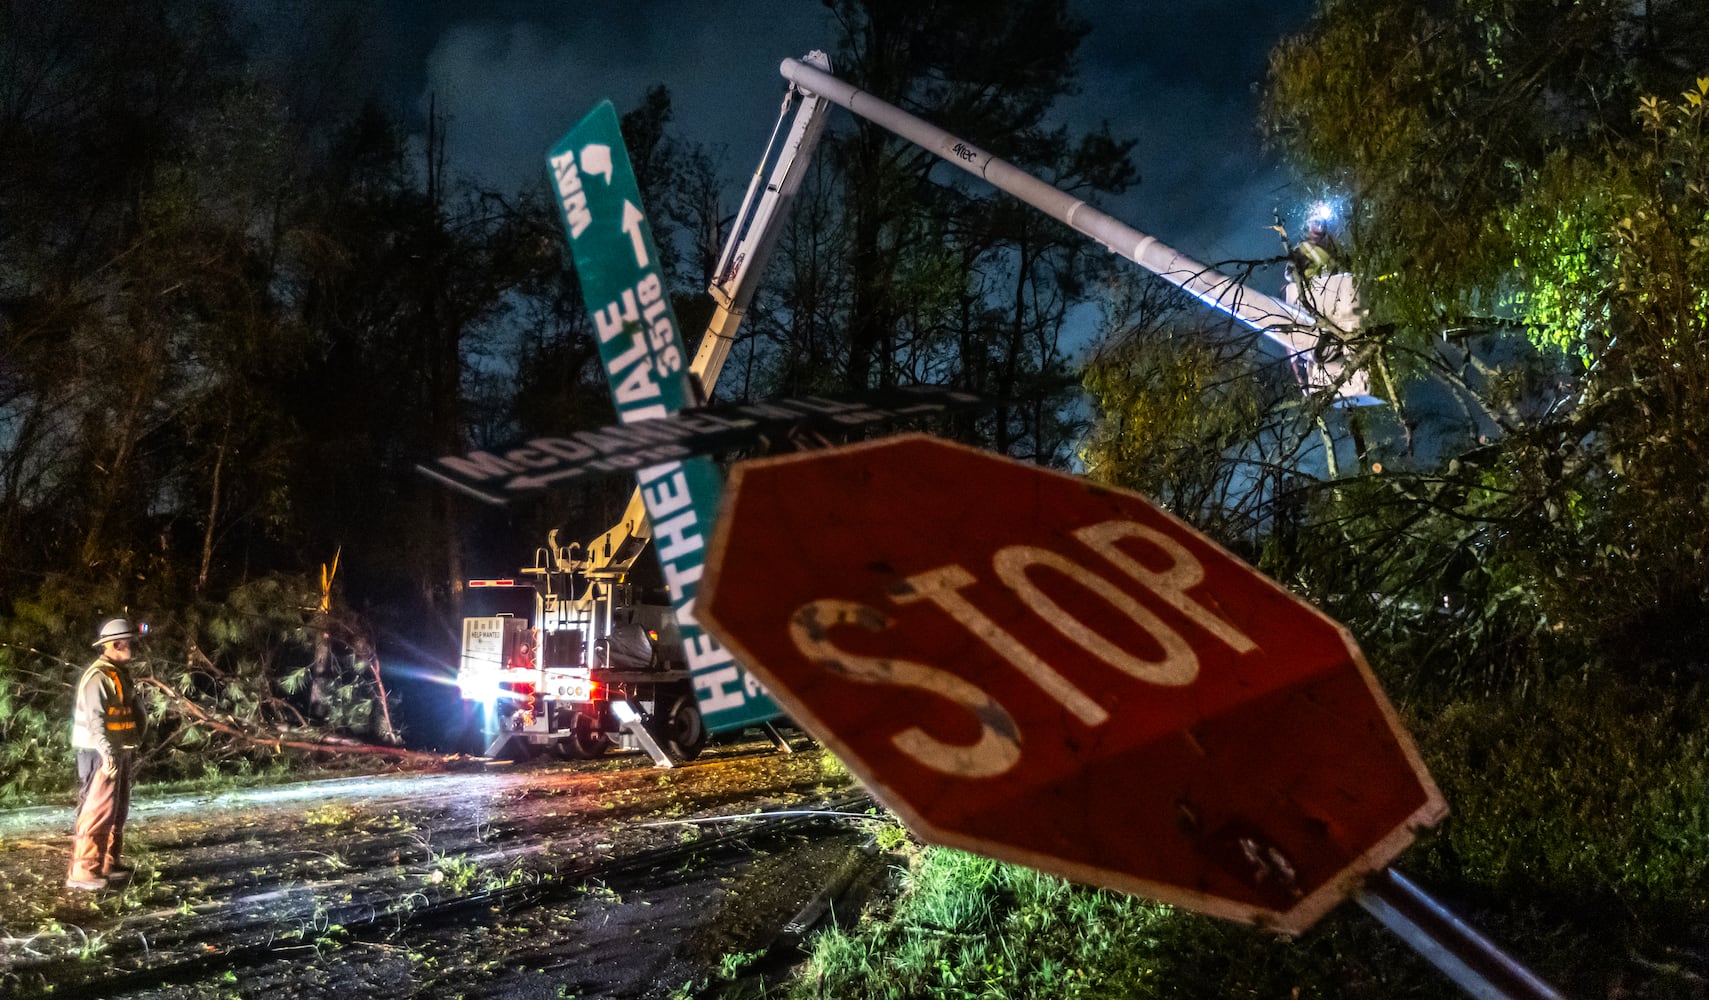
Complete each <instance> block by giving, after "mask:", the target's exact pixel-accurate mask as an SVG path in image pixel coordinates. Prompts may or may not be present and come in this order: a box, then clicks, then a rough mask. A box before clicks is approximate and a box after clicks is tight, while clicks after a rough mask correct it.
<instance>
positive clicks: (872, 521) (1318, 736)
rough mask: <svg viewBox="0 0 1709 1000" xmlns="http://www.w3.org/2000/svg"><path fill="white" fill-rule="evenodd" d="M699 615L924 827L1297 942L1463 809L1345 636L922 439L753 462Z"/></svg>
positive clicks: (1051, 490)
mask: <svg viewBox="0 0 1709 1000" xmlns="http://www.w3.org/2000/svg"><path fill="white" fill-rule="evenodd" d="M700 620H701V621H702V622H703V623H704V624H705V625H706V627H707V628H709V629H711V630H712V631H713V632H714V634H716V635H717V636H718V637H719V638H720V640H721V641H722V642H723V643H724V644H725V645H726V646H728V647H729V648H731V649H733V650H734V651H735V652H736V654H737V656H738V657H740V658H741V659H742V661H743V662H744V663H745V664H747V665H748V667H749V668H750V669H752V670H753V671H754V672H756V673H758V674H760V675H761V678H762V680H763V681H764V683H765V684H766V685H767V686H768V688H769V690H771V692H772V694H773V697H775V698H776V699H777V700H778V701H779V702H780V703H781V704H782V705H783V706H784V707H785V708H786V710H787V711H788V712H789V714H790V715H791V716H792V717H793V718H795V719H796V720H797V721H799V722H800V723H802V724H803V725H804V726H807V727H808V728H809V729H810V730H811V731H812V732H813V734H814V735H815V736H816V737H818V738H819V739H820V740H822V741H823V742H825V743H826V744H827V745H829V746H830V747H831V748H832V749H833V750H835V751H836V753H837V754H838V755H839V756H840V757H841V758H842V759H843V760H844V761H845V762H846V763H847V764H848V766H849V767H850V769H851V770H853V771H854V772H855V773H856V774H858V775H859V776H860V777H861V779H862V780H863V782H865V784H866V785H867V786H868V787H869V788H870V789H872V790H873V792H874V793H875V794H876V795H877V796H878V797H879V798H880V799H881V800H883V801H884V802H885V804H886V805H888V806H889V807H890V808H892V809H893V810H895V811H896V812H897V813H898V814H900V815H901V816H902V818H903V819H904V820H905V821H906V822H907V823H908V824H909V826H910V827H911V828H913V829H914V830H915V831H916V832H917V833H919V834H920V835H921V836H922V837H923V838H925V839H927V840H931V841H934V842H937V843H940V844H945V845H948V846H952V847H958V848H963V849H967V850H972V851H976V852H978V853H981V854H985V855H988V856H991V857H995V858H999V859H1002V860H1006V861H1013V862H1018V863H1021V864H1026V865H1029V866H1031V867H1034V868H1039V869H1041V870H1044V871H1049V872H1053V873H1056V874H1058V875H1062V876H1065V877H1067V878H1071V879H1074V880H1076V881H1079V882H1084V883H1088V884H1092V885H1100V886H1106V887H1109V888H1114V889H1120V890H1123V891H1127V892H1132V893H1135V894H1138V895H1143V896H1148V897H1151V898H1156V899H1161V900H1164V901H1167V902H1170V903H1173V904H1176V905H1179V906H1183V907H1187V908H1190V909H1194V910H1198V911H1200V912H1204V913H1208V914H1212V915H1215V916H1220V917H1225V918H1230V919H1234V920H1239V921H1244V922H1247V923H1252V924H1257V925H1261V926H1266V927H1272V928H1275V929H1278V930H1282V931H1287V932H1290V933H1298V932H1300V931H1302V930H1304V929H1305V928H1307V927H1309V926H1310V925H1311V924H1312V923H1313V922H1315V921H1316V920H1317V919H1318V918H1319V917H1321V916H1322V915H1323V914H1324V913H1327V912H1328V911H1329V910H1330V909H1331V908H1333V907H1334V906H1336V905H1337V904H1339V903H1340V902H1341V901H1342V900H1344V899H1346V898H1348V897H1349V896H1350V895H1353V894H1355V893H1357V892H1359V891H1360V890H1361V888H1362V886H1363V885H1364V884H1365V881H1366V879H1367V877H1368V876H1370V875H1371V874H1372V873H1374V872H1380V871H1382V870H1384V869H1385V868H1386V867H1387V865H1388V864H1389V862H1391V861H1392V860H1393V859H1394V858H1395V857H1396V856H1397V855H1398V854H1399V853H1400V852H1401V851H1402V850H1403V849H1404V848H1405V847H1406V846H1407V845H1409V844H1410V843H1411V842H1412V840H1413V838H1414V836H1415V831H1416V830H1417V829H1419V828H1422V827H1428V826H1432V825H1434V824H1435V823H1437V822H1438V821H1440V820H1441V819H1442V817H1443V816H1445V815H1446V813H1447V808H1446V805H1445V804H1444V802H1443V800H1442V797H1441V795H1440V793H1439V792H1438V791H1437V788H1436V785H1435V783H1434V782H1433V781H1432V780H1431V778H1430V775H1429V773H1428V772H1427V771H1426V770H1425V768H1424V765H1423V763H1422V761H1421V760H1420V758H1419V756H1418V753H1417V750H1416V749H1415V748H1414V746H1413V744H1412V740H1411V738H1410V737H1409V736H1408V734H1407V733H1406V731H1405V729H1404V728H1403V727H1402V726H1401V724H1400V721H1399V719H1398V717H1397V716H1396V714H1395V712H1394V709H1393V708H1392V707H1391V706H1390V704H1389V702H1388V700H1387V698H1386V697H1384V695H1383V693H1382V691H1381V689H1380V688H1379V686H1378V685H1377V682H1376V680H1375V678H1374V677H1373V675H1372V674H1371V671H1370V668H1369V667H1368V666H1367V664H1366V663H1365V659H1364V656H1363V654H1362V653H1361V652H1360V651H1359V648H1358V646H1357V645H1356V644H1355V643H1354V642H1353V640H1352V637H1351V635H1350V634H1349V633H1348V632H1347V630H1346V629H1345V628H1343V627H1342V626H1341V625H1339V624H1338V623H1336V622H1335V621H1333V620H1332V619H1330V618H1328V617H1327V616H1325V615H1324V614H1322V613H1321V612H1320V611H1318V610H1317V609H1316V608H1314V607H1312V606H1311V605H1309V604H1307V603H1305V602H1304V601H1301V600H1300V599H1298V598H1297V597H1295V596H1294V595H1292V594H1291V593H1289V592H1288V591H1287V590H1286V589H1285V588H1283V587H1281V586H1280V585H1278V584H1276V583H1275V582H1273V581H1271V580H1269V579H1267V578H1266V577H1264V576H1263V575H1262V574H1260V573H1258V572H1257V571H1256V570H1254V569H1252V568H1251V567H1250V566H1248V565H1247V564H1246V563H1245V562H1243V561H1242V560H1240V559H1239V558H1238V557H1236V556H1234V555H1232V554H1230V553H1228V552H1227V551H1225V550H1224V549H1222V548H1221V547H1219V546H1217V545H1216V544H1215V543H1214V542H1212V541H1210V540H1209V539H1207V538H1205V537H1204V536H1202V535H1200V534H1199V533H1197V532H1196V531H1194V530H1193V529H1192V528H1190V527H1188V526H1187V525H1186V524H1184V523H1183V522H1181V521H1179V520H1177V519H1176V518H1174V517H1172V516H1170V515H1169V514H1167V513H1165V512H1163V511H1161V510H1159V509H1157V508H1156V507H1154V506H1152V505H1151V504H1150V503H1149V502H1148V501H1146V500H1145V499H1144V498H1143V497H1140V496H1139V495H1137V494H1133V493H1128V492H1125V491H1120V490H1113V489H1105V488H1101V487H1098V486H1096V485H1093V484H1090V483H1088V482H1087V481H1085V480H1084V479H1081V478H1078V477H1074V476H1068V475H1064V474H1061V473H1056V472H1050V471H1047V470H1044V469H1040V468H1038V467H1036V466H1032V465H1028V464H1025V463H1021V462H1017V461H1014V460H1011V459H1007V458H1002V457H1000V456H997V455H992V454H989V453H986V452H982V451H978V450H976V449H973V448H968V447H965V446H962V445H956V444H951V443H949V442H945V441H940V440H936V439H933V438H930V437H927V436H925V435H905V436H900V437H894V438H889V439H886V440H883V441H875V442H865V443H862V444H857V445H850V446H846V447H843V448H838V449H832V450H829V451H820V452H809V453H804V454H799V455H788V456H781V457H777V458H769V459H759V460H753V461H749V462H744V463H742V464H740V465H738V466H737V467H736V468H735V469H734V471H733V472H732V474H731V477H730V481H729V483H728V485H727V486H726V492H725V497H724V507H723V511H722V513H721V515H720V519H719V522H718V526H717V530H716V532H715V533H714V535H713V540H712V547H711V551H710V552H709V554H708V564H707V572H706V579H705V581H704V585H703V589H702V592H701V604H700Z"/></svg>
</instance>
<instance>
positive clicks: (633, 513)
mask: <svg viewBox="0 0 1709 1000" xmlns="http://www.w3.org/2000/svg"><path fill="white" fill-rule="evenodd" d="M547 163H548V167H549V169H550V172H551V183H552V189H553V191H554V192H555V193H556V195H557V197H558V207H559V210H560V213H561V214H562V216H563V222H564V232H565V235H566V236H567V237H568V238H569V244H570V254H571V256H572V257H573V258H574V260H575V265H576V273H577V275H578V276H579V277H580V278H581V286H582V296H583V298H585V299H586V300H587V304H588V311H589V312H590V313H591V314H592V316H593V321H594V327H595V330H596V331H597V336H598V340H599V355H600V359H601V360H602V361H603V362H604V364H605V370H606V375H607V377H608V379H609V380H610V383H611V395H612V398H613V399H614V400H615V401H616V403H617V416H618V419H619V420H621V421H622V422H623V423H625V424H628V423H631V422H634V421H639V420H649V419H655V418H659V417H665V416H669V415H670V414H673V413H677V412H679V411H681V410H682V409H684V408H685V407H687V406H689V405H691V404H692V403H693V402H696V400H695V398H694V391H693V389H692V387H691V384H690V382H689V376H688V356H687V353H686V352H685V351H684V349H683V341H682V335H681V334H680V333H679V332H678V327H677V321H676V316H675V314H674V312H673V311H672V309H671V304H670V295H669V293H668V290H667V289H666V288H665V285H664V276H663V274H662V273H661V272H660V270H659V263H658V262H659V252H658V248H657V247H656V246H654V244H653V233H652V227H651V226H650V225H648V223H647V215H646V213H645V212H644V211H642V209H641V194H640V189H639V187H638V186H637V185H636V183H635V172H634V170H633V168H632V167H631V166H630V163H629V153H628V150H627V149H626V148H625V147H624V145H623V133H622V130H621V129H620V128H619V125H618V120H617V111H616V109H615V108H613V107H612V105H611V102H610V101H602V102H601V103H600V105H599V106H598V107H596V108H594V109H593V111H592V112H590V113H589V114H588V116H587V117H586V118H584V119H582V120H581V122H580V123H579V124H577V125H576V127H575V128H573V129H571V130H570V131H569V133H568V134H567V135H565V136H564V138H563V139H562V140H560V141H559V143H558V145H557V146H555V147H553V149H552V152H551V154H550V156H549V157H548V159H547ZM554 461H555V458H554ZM635 478H636V479H637V481H638V482H639V484H640V488H639V490H638V491H637V492H638V499H639V503H637V502H636V500H631V502H630V512H629V514H627V515H626V517H632V518H635V519H639V517H640V516H641V511H640V509H639V507H640V506H642V505H644V507H645V510H646V515H647V516H648V517H649V518H650V519H651V520H652V526H653V542H654V544H655V545H656V547H657V551H658V556H659V563H660V564H661V566H662V567H663V568H664V574H665V582H666V583H667V584H669V586H670V591H671V605H672V606H673V607H674V608H675V610H676V616H677V624H678V625H679V627H680V628H681V630H682V640H683V651H684V653H685V654H686V656H687V659H688V667H689V671H690V672H691V673H692V674H693V684H694V692H695V697H696V699H697V700H698V701H699V703H700V711H701V714H702V715H703V716H704V717H705V720H706V727H707V729H708V730H710V731H712V732H720V731H724V730H730V729H740V728H742V727H743V726H746V725H750V724H755V723H759V722H764V721H766V720H768V719H773V718H776V717H777V715H778V710H777V706H776V705H775V704H774V703H773V702H772V700H771V699H770V698H769V697H767V696H766V694H765V692H764V691H763V690H762V689H761V688H760V687H759V684H758V683H757V682H756V681H755V680H754V679H753V678H752V677H750V676H748V674H747V673H746V672H745V671H744V670H743V669H742V668H741V667H740V666H738V665H737V664H736V662H735V660H734V658H733V657H732V656H731V655H730V653H729V651H728V650H727V649H725V648H724V647H722V646H720V645H719V644H718V642H717V641H716V640H715V639H714V638H713V637H712V636H711V635H709V634H707V633H706V632H705V631H704V630H703V629H701V627H700V626H699V624H698V623H697V621H696V620H695V613H694V604H695V594H696V591H697V589H698V587H699V583H700V577H701V571H702V567H703V565H704V557H705V536H706V534H707V533H708V532H709V531H710V529H711V526H712V519H713V516H714V514H715V512H716V511H717V508H718V493H719V490H720V488H721V485H722V484H721V482H720V478H719V474H718V469H717V467H716V466H714V465H713V464H712V463H711V462H710V461H709V460H707V459H704V458H686V459H683V460H681V461H665V462H661V463H660V464H656V465H649V466H646V467H644V468H640V469H638V470H637V471H636V473H635Z"/></svg>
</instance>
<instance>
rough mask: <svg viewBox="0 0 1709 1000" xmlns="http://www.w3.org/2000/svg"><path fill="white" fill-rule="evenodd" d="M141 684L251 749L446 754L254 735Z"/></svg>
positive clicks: (439, 758)
mask: <svg viewBox="0 0 1709 1000" xmlns="http://www.w3.org/2000/svg"><path fill="white" fill-rule="evenodd" d="M139 680H140V682H141V683H143V684H147V685H149V686H150V687H152V688H154V689H156V690H158V691H161V692H163V693H165V695H166V697H167V700H168V701H169V702H171V703H172V705H173V706H174V707H176V708H177V709H178V711H179V712H180V713H182V714H183V715H186V716H188V717H190V718H192V719H194V720H195V721H196V722H197V723H198V724H200V725H203V726H206V727H207V728H209V729H212V730H214V731H215V732H219V733H224V734H225V735H227V736H230V737H232V738H233V739H237V740H242V741H244V742H245V743H249V744H251V745H253V746H259V747H272V748H274V749H275V750H282V749H289V750H305V751H308V752H310V753H353V754H371V755H375V756H380V757H396V758H398V759H401V760H414V761H420V762H422V763H444V762H445V755H443V754H437V753H429V752H427V751H425V750H406V749H404V748H403V747H394V746H382V745H380V744H376V743H360V742H357V741H355V740H330V739H329V740H325V741H320V740H293V739H287V738H285V737H283V736H278V735H271V736H270V735H267V734H264V733H254V732H249V731H248V730H245V729H243V728H242V727H240V726H237V725H234V724H232V723H229V722H222V721H221V720H219V719H217V718H215V717H214V716H213V715H211V714H209V713H208V711H207V710H206V709H204V708H203V707H202V706H200V705H198V704H196V703H195V702H194V701H191V700H190V699H189V698H186V697H185V696H184V695H183V694H182V693H180V692H178V691H176V690H174V689H173V688H172V687H171V686H170V685H168V684H166V683H165V682H164V681H161V680H159V679H157V678H154V677H143V678H139Z"/></svg>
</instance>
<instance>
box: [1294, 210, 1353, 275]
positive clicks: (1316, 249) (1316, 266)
mask: <svg viewBox="0 0 1709 1000" xmlns="http://www.w3.org/2000/svg"><path fill="white" fill-rule="evenodd" d="M1340 256H1341V253H1340V248H1339V247H1337V246H1336V245H1335V237H1333V236H1331V235H1329V223H1328V222H1327V221H1326V220H1325V219H1323V218H1322V217H1320V216H1313V217H1312V219H1311V220H1310V221H1309V222H1307V223H1306V231H1305V239H1303V240H1301V241H1300V242H1299V244H1298V245H1297V246H1295V247H1294V267H1295V268H1297V269H1298V271H1299V274H1300V279H1301V280H1302V281H1308V282H1309V281H1311V280H1312V279H1313V278H1318V277H1322V276H1323V275H1326V274H1336V273H1338V272H1339V271H1341V270H1342V266H1341V261H1340Z"/></svg>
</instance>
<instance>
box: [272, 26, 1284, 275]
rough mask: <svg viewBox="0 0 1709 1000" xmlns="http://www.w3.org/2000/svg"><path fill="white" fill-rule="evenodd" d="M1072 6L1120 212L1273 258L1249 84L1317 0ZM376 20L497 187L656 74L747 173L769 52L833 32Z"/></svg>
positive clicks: (1133, 220) (1266, 165)
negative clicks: (1116, 154)
mask: <svg viewBox="0 0 1709 1000" xmlns="http://www.w3.org/2000/svg"><path fill="white" fill-rule="evenodd" d="M301 2H312V0H301ZM1071 3H1072V4H1073V10H1074V12H1075V13H1076V15H1077V16H1079V17H1081V18H1082V19H1084V20H1085V21H1086V22H1087V23H1088V24H1089V25H1090V27H1091V33H1090V34H1089V35H1088V36H1087V38H1086V41H1085V43H1084V45H1083V46H1082V49H1081V53H1080V66H1081V76H1082V79H1081V88H1080V93H1079V94H1077V95H1075V96H1074V97H1072V98H1070V99H1069V100H1068V101H1067V102H1065V104H1064V106H1063V108H1062V114H1063V116H1064V118H1065V120H1067V121H1068V122H1069V123H1070V124H1073V125H1075V126H1077V127H1082V128H1089V127H1094V126H1096V125H1097V123H1098V122H1100V121H1104V120H1107V121H1109V122H1110V124H1111V127H1112V128H1113V130H1114V131H1115V132H1116V134H1118V135H1127V136H1132V137H1135V138H1137V139H1138V140H1139V145H1138V147H1137V149H1136V159H1137V161H1138V164H1139V168H1140V172H1141V173H1142V175H1143V176H1144V183H1143V184H1142V185H1141V186H1140V187H1139V188H1138V189H1137V190H1136V191H1135V192H1133V193H1131V194H1129V195H1128V196H1126V197H1124V198H1122V199H1120V200H1119V201H1118V202H1116V203H1114V204H1111V205H1110V206H1108V207H1109V208H1110V210H1111V212H1112V214H1114V215H1116V216H1117V217H1119V218H1121V219H1122V220H1123V221H1126V222H1128V223H1130V224H1131V225H1133V226H1135V227H1136V228H1138V229H1140V230H1143V231H1145V232H1147V233H1150V234H1152V235H1155V236H1157V237H1158V238H1160V239H1161V240H1163V241H1164V242H1165V243H1169V244H1171V245H1174V246H1176V247H1177V248H1179V249H1181V250H1182V251H1184V252H1186V253H1189V254H1192V255H1194V256H1197V257H1200V258H1201V259H1204V260H1207V261H1212V262H1215V261H1221V260H1227V259H1243V258H1252V257H1259V256H1266V255H1272V254H1274V253H1276V252H1277V251H1278V249H1279V243H1278V241H1277V238H1276V236H1275V234H1274V233H1271V232H1270V231H1269V230H1268V229H1267V227H1268V225H1269V224H1270V221H1271V210H1272V208H1273V207H1276V206H1278V205H1280V206H1281V207H1282V209H1283V211H1284V218H1285V219H1286V220H1287V221H1292V220H1291V219H1287V215H1288V213H1289V212H1290V211H1291V210H1294V209H1296V208H1297V206H1298V203H1299V202H1300V201H1301V198H1302V195H1301V193H1300V192H1297V191H1293V190H1290V189H1289V188H1288V187H1287V185H1286V176H1285V175H1284V174H1283V173H1282V172H1281V171H1280V170H1279V169H1278V168H1277V167H1276V164H1275V163H1274V161H1273V159H1270V158H1266V157H1265V156H1264V155H1263V152H1262V144H1261V142H1260V138H1259V135H1258V132H1257V124H1256V115H1257V111H1258V104H1259V95H1258V92H1257V87H1258V86H1259V85H1260V84H1261V82H1262V80H1263V78H1264V73H1265V66H1266V56H1267V53H1268V51H1269V49H1270V47H1271V46H1272V45H1274V44H1275V42H1276V41H1277V40H1278V39H1279V38H1281V37H1282V36H1283V35H1284V34H1287V33H1289V32H1293V31H1298V30H1300V28H1302V27H1303V26H1304V25H1305V23H1306V19H1307V17H1308V16H1309V13H1310V9H1311V2H1310V0H1274V2H1269V3H1256V2H1250V0H1229V2H1210V0H1176V2H1173V3H1158V2H1151V0H1071ZM373 15H374V24H373V30H374V32H375V35H376V38H375V40H374V42H373V43H372V46H373V47H374V50H375V52H376V54H377V56H378V60H379V61H378V63H377V65H376V67H375V71H376V75H377V79H376V80H375V83H376V85H379V86H382V87H384V89H385V91H386V92H387V93H388V94H389V95H392V97H393V98H394V100H395V103H396V105H397V106H399V107H401V109H403V110H405V111H406V112H408V113H409V114H411V115H413V116H414V117H415V119H416V121H417V122H418V124H419V123H421V122H424V121H425V111H426V108H427V105H428V100H429V99H430V97H432V98H435V99H436V100H437V101H438V103H439V106H440V107H441V108H443V109H445V110H447V111H448V112H449V114H450V115H451V116H452V122H451V127H450V130H449V143H448V156H449V158H450V161H451V163H452V166H453V169H454V170H456V171H458V172H460V173H462V174H464V175H466V176H468V177H470V178H471V179H474V180H477V181H479V182H481V183H484V184H488V185H495V186H498V187H500V188H507V189H508V188H514V187H516V186H517V185H519V184H521V183H524V182H532V181H533V180H535V179H536V178H537V177H540V176H543V172H544V167H543V155H544V152H545V150H546V149H547V148H548V147H550V146H551V145H552V144H553V143H554V142H556V141H557V139H558V138H559V137H560V136H561V135H562V134H563V133H564V132H565V131H567V130H568V129H569V128H570V127H571V126H572V125H574V124H575V123H576V121H578V120H579V119H580V118H581V116H582V115H584V114H586V113H587V111H588V110H590V109H591V108H592V107H593V106H594V105H595V104H596V103H597V102H598V101H600V100H602V99H605V98H610V99H611V100H612V101H613V102H614V103H615V104H616V105H617V106H618V108H619V110H624V109H627V108H630V107H633V106H634V105H635V104H636V102H637V101H638V100H639V99H640V97H641V95H642V94H643V93H644V92H645V90H646V88H647V87H648V86H650V85H652V84H655V83H663V84H665V85H666V86H667V87H669V88H670V91H671V94H672V98H673V101H674V105H675V109H676V126H677V129H678V131H679V133H680V134H681V135H682V136H683V137H684V138H686V139H687V140H689V141H691V142H699V143H704V144H706V145H708V146H710V147H713V148H714V149H721V150H723V152H724V155H723V158H722V160H721V167H722V169H723V171H724V173H725V175H726V177H727V178H729V179H730V180H731V182H732V183H742V182H745V180H746V177H747V175H748V173H749V172H750V171H751V170H752V169H753V166H754V164H755V162H756V161H757V160H758V158H759V155H760V152H761V150H762V148H763V147H764V144H765V140H766V137H767V135H768V134H769V133H770V130H771V126H772V123H773V121H774V119H775V115H776V112H777V106H778V101H779V98H780V97H781V95H782V90H783V84H782V80H781V78H780V77H779V76H778V73H777V65H778V62H779V61H780V60H781V59H783V58H784V57H786V56H800V55H802V54H803V53H805V52H806V51H808V50H809V49H812V48H829V47H831V46H832V45H833V43H834V41H835V37H836V36H835V30H834V26H833V25H832V23H831V21H830V18H829V14H828V12H827V11H826V10H825V9H824V7H823V6H822V5H821V4H819V3H818V2H816V0H787V2H775V3H755V2H752V0H747V2H742V0H699V2H694V0H623V2H619V0H576V2H553V0H489V2H485V3H478V4H468V3H450V2H444V0H440V2H426V3H423V2H409V0H380V2H379V4H378V6H376V7H375V8H373ZM881 96H882V95H881ZM837 113H838V114H842V112H837Z"/></svg>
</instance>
